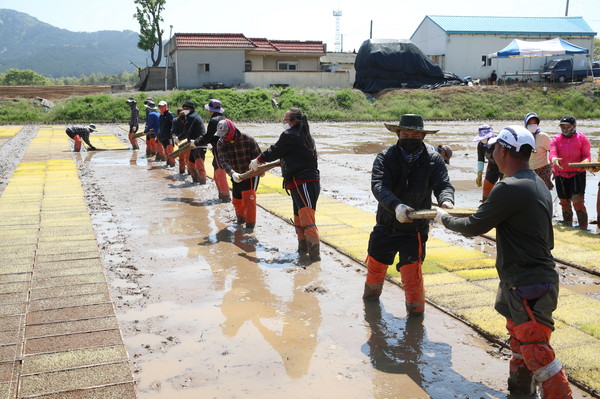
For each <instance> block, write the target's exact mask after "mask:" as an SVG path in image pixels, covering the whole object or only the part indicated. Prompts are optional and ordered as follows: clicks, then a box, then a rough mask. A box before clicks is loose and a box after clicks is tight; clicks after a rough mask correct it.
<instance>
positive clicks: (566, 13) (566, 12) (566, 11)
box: [565, 0, 569, 17]
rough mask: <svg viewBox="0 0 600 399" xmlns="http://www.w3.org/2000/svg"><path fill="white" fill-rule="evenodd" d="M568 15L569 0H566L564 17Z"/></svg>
mask: <svg viewBox="0 0 600 399" xmlns="http://www.w3.org/2000/svg"><path fill="white" fill-rule="evenodd" d="M568 16H569V0H567V9H566V10H565V17H568Z"/></svg>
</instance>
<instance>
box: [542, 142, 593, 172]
mask: <svg viewBox="0 0 600 399" xmlns="http://www.w3.org/2000/svg"><path fill="white" fill-rule="evenodd" d="M554 158H562V161H560V166H562V169H560V168H558V167H557V166H556V165H555V166H554V174H555V175H557V176H561V177H573V176H575V175H576V174H577V173H579V172H581V170H580V169H579V168H572V167H569V166H568V165H569V163H570V162H583V161H584V160H586V159H587V160H588V161H590V162H591V160H592V154H591V150H590V141H589V140H588V138H587V137H586V136H585V134H583V133H579V132H577V133H574V134H573V135H572V136H571V137H565V136H563V135H562V134H557V135H556V136H554V137H553V138H552V142H551V143H550V160H552V159H554Z"/></svg>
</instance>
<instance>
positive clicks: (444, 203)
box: [442, 201, 454, 209]
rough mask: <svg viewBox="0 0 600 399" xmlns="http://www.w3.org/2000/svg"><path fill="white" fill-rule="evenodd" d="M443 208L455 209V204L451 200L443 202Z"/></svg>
mask: <svg viewBox="0 0 600 399" xmlns="http://www.w3.org/2000/svg"><path fill="white" fill-rule="evenodd" d="M442 208H444V209H454V204H453V203H452V202H450V201H444V202H442Z"/></svg>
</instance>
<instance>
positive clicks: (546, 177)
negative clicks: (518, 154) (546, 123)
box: [525, 112, 554, 190]
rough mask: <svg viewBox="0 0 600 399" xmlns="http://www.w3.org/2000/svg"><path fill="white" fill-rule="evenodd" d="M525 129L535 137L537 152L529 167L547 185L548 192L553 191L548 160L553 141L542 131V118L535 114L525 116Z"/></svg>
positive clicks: (532, 156)
mask: <svg viewBox="0 0 600 399" xmlns="http://www.w3.org/2000/svg"><path fill="white" fill-rule="evenodd" d="M525 127H526V128H527V130H529V131H530V132H531V134H533V137H535V152H533V153H531V158H529V167H530V168H531V169H532V170H533V171H534V172H535V173H537V175H538V176H539V177H540V178H541V179H542V180H543V181H544V183H546V186H547V187H548V190H552V189H553V188H554V184H552V166H550V161H549V159H548V153H549V152H550V142H551V141H552V140H551V139H550V136H548V135H547V134H546V133H544V132H542V131H541V130H540V117H539V116H538V115H537V114H536V113H535V112H530V113H528V114H527V115H525Z"/></svg>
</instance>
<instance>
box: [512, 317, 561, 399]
mask: <svg viewBox="0 0 600 399" xmlns="http://www.w3.org/2000/svg"><path fill="white" fill-rule="evenodd" d="M513 330H514V333H515V336H516V338H517V340H518V341H519V342H520V344H521V353H522V354H523V359H524V360H525V364H526V365H527V368H528V369H529V370H531V371H532V372H533V378H534V380H536V382H537V383H541V385H542V391H543V393H544V399H565V398H571V397H572V395H573V394H572V392H571V387H570V386H569V381H568V380H567V376H566V374H565V371H564V369H563V368H562V366H561V365H560V363H558V360H555V357H556V355H555V354H554V349H552V347H551V346H550V343H549V342H550V335H551V334H552V329H551V328H550V327H548V326H546V325H544V324H542V323H538V322H537V321H528V322H526V323H523V324H519V325H518V326H515V327H514V329H513Z"/></svg>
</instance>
